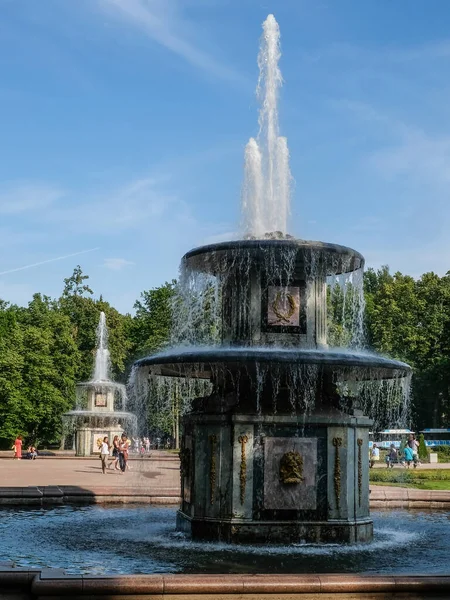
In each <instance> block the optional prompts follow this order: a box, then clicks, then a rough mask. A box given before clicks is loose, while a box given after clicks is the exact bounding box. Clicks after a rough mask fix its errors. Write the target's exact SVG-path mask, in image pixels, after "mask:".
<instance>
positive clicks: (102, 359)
mask: <svg viewBox="0 0 450 600" xmlns="http://www.w3.org/2000/svg"><path fill="white" fill-rule="evenodd" d="M110 366H111V358H110V354H109V350H108V328H107V326H106V316H105V313H104V312H101V313H100V320H99V322H98V327H97V349H96V352H95V365H94V376H93V380H94V381H109V380H110Z"/></svg>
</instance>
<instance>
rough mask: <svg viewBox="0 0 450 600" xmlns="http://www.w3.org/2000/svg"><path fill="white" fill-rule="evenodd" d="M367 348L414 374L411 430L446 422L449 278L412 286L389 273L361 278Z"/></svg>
mask: <svg viewBox="0 0 450 600" xmlns="http://www.w3.org/2000/svg"><path fill="white" fill-rule="evenodd" d="M364 286H365V298H366V324H367V331H368V337H369V345H371V346H372V347H373V348H374V349H375V350H378V351H379V352H382V353H384V354H387V355H389V356H392V357H393V358H398V359H400V360H404V361H406V362H408V363H409V364H410V365H411V366H412V367H413V368H414V380H413V387H412V394H413V395H412V401H413V415H412V417H413V423H412V425H413V427H414V428H417V429H421V428H422V427H441V426H446V423H447V422H448V420H449V418H450V337H449V336H450V275H449V274H448V273H447V275H445V276H444V277H439V276H438V275H436V274H435V273H425V274H424V275H422V276H421V277H420V278H419V279H417V280H415V279H413V278H412V277H410V276H407V275H402V274H401V273H395V274H394V275H392V274H391V273H390V272H389V268H388V267H386V266H385V267H382V268H381V269H379V270H378V271H374V270H373V269H369V270H368V271H367V272H366V273H365V276H364Z"/></svg>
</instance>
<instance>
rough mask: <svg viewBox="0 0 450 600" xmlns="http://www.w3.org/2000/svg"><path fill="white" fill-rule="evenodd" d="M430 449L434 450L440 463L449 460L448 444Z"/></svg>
mask: <svg viewBox="0 0 450 600" xmlns="http://www.w3.org/2000/svg"><path fill="white" fill-rule="evenodd" d="M431 451H432V452H436V454H437V455H438V461H439V462H440V463H448V462H450V446H434V447H433V448H432V449H431Z"/></svg>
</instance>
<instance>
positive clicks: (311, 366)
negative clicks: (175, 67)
mask: <svg viewBox="0 0 450 600" xmlns="http://www.w3.org/2000/svg"><path fill="white" fill-rule="evenodd" d="M279 58H280V46H279V29H278V24H277V22H276V21H275V18H274V17H273V16H272V15H270V16H269V17H268V18H267V20H266V21H265V23H264V25H263V36H262V42H261V49H260V53H259V57H258V64H259V68H260V78H259V82H258V96H259V98H260V100H261V111H260V118H259V125H260V131H259V135H258V137H257V138H256V139H253V138H252V139H250V141H249V143H248V144H247V147H246V151H245V183H244V186H243V230H244V231H243V239H241V240H239V241H232V242H224V243H219V244H213V245H208V246H203V247H200V248H196V249H194V250H191V251H190V252H188V253H187V254H186V255H185V256H184V257H183V259H182V264H181V269H180V281H179V293H178V296H177V298H176V301H175V303H174V315H175V320H176V326H175V328H174V332H173V345H174V347H173V348H172V349H171V350H168V351H166V352H163V353H160V354H158V355H155V356H150V357H147V358H144V359H141V360H140V361H138V362H137V363H136V367H135V371H134V374H133V382H134V388H135V393H136V395H137V396H138V397H141V398H145V397H146V395H147V394H148V393H149V384H150V386H155V385H156V386H157V385H158V384H157V383H155V380H157V379H158V377H163V378H164V381H167V378H174V379H177V380H178V381H179V380H180V378H182V379H183V380H184V384H183V386H181V388H180V387H179V388H178V389H182V390H183V392H182V393H183V394H184V398H185V405H186V406H188V407H189V408H188V410H187V412H186V414H185V416H184V418H183V436H182V450H181V472H182V505H181V509H180V511H179V513H178V519H177V526H178V528H179V529H180V530H182V531H185V532H188V533H190V534H191V535H192V537H193V538H197V539H211V540H217V539H222V540H226V541H229V542H282V543H286V542H300V541H307V542H336V541H340V542H357V541H360V542H362V541H368V540H371V539H372V521H371V519H370V515H369V482H368V432H369V428H370V427H371V426H372V423H373V419H375V421H376V422H377V423H382V422H383V420H386V419H388V420H389V421H394V422H397V423H400V422H402V420H404V419H405V418H406V417H407V411H408V405H407V395H408V379H409V377H408V374H409V367H408V366H407V365H406V364H404V363H400V362H398V361H393V360H389V359H387V358H384V357H381V356H377V355H374V354H370V353H367V352H364V351H362V347H363V310H364V304H363V293H362V292H363V290H362V284H363V279H362V274H363V266H364V259H363V257H362V256H361V254H359V253H358V252H356V251H355V250H352V249H351V248H347V247H344V246H340V245H336V244H327V243H322V242H310V241H305V240H301V239H295V238H293V237H292V236H290V235H288V234H287V221H288V215H289V205H290V196H291V192H290V190H291V175H290V171H289V164H288V162H289V161H288V159H289V152H288V147H287V142H286V138H283V137H280V136H279V132H278V119H277V97H278V91H279V87H280V85H281V82H282V78H281V73H280V70H279V68H278V60H279ZM336 297H339V298H340V306H341V305H342V306H341V308H340V309H339V310H340V312H341V318H340V323H339V326H340V328H341V336H340V338H341V339H343V340H345V342H346V344H347V346H348V347H347V348H345V349H343V348H338V349H336V348H331V347H330V346H329V342H330V339H329V338H330V333H331V332H332V331H333V327H334V326H335V325H336V323H335V322H333V319H334V320H335V319H336V310H335V311H334V313H333V315H331V313H330V310H329V308H330V307H332V306H333V302H334V299H335V298H336ZM334 329H336V328H335V327H334ZM199 381H204V382H205V383H204V384H203V389H202V392H201V393H199V389H200V388H199V383H198V382H199ZM177 385H179V384H177ZM369 416H370V418H369Z"/></svg>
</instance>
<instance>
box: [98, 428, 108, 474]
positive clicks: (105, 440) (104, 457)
mask: <svg viewBox="0 0 450 600" xmlns="http://www.w3.org/2000/svg"><path fill="white" fill-rule="evenodd" d="M108 456H109V439H108V436H107V435H105V437H104V438H103V442H102V445H101V446H100V458H101V461H102V471H103V475H106V461H107V460H108Z"/></svg>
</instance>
